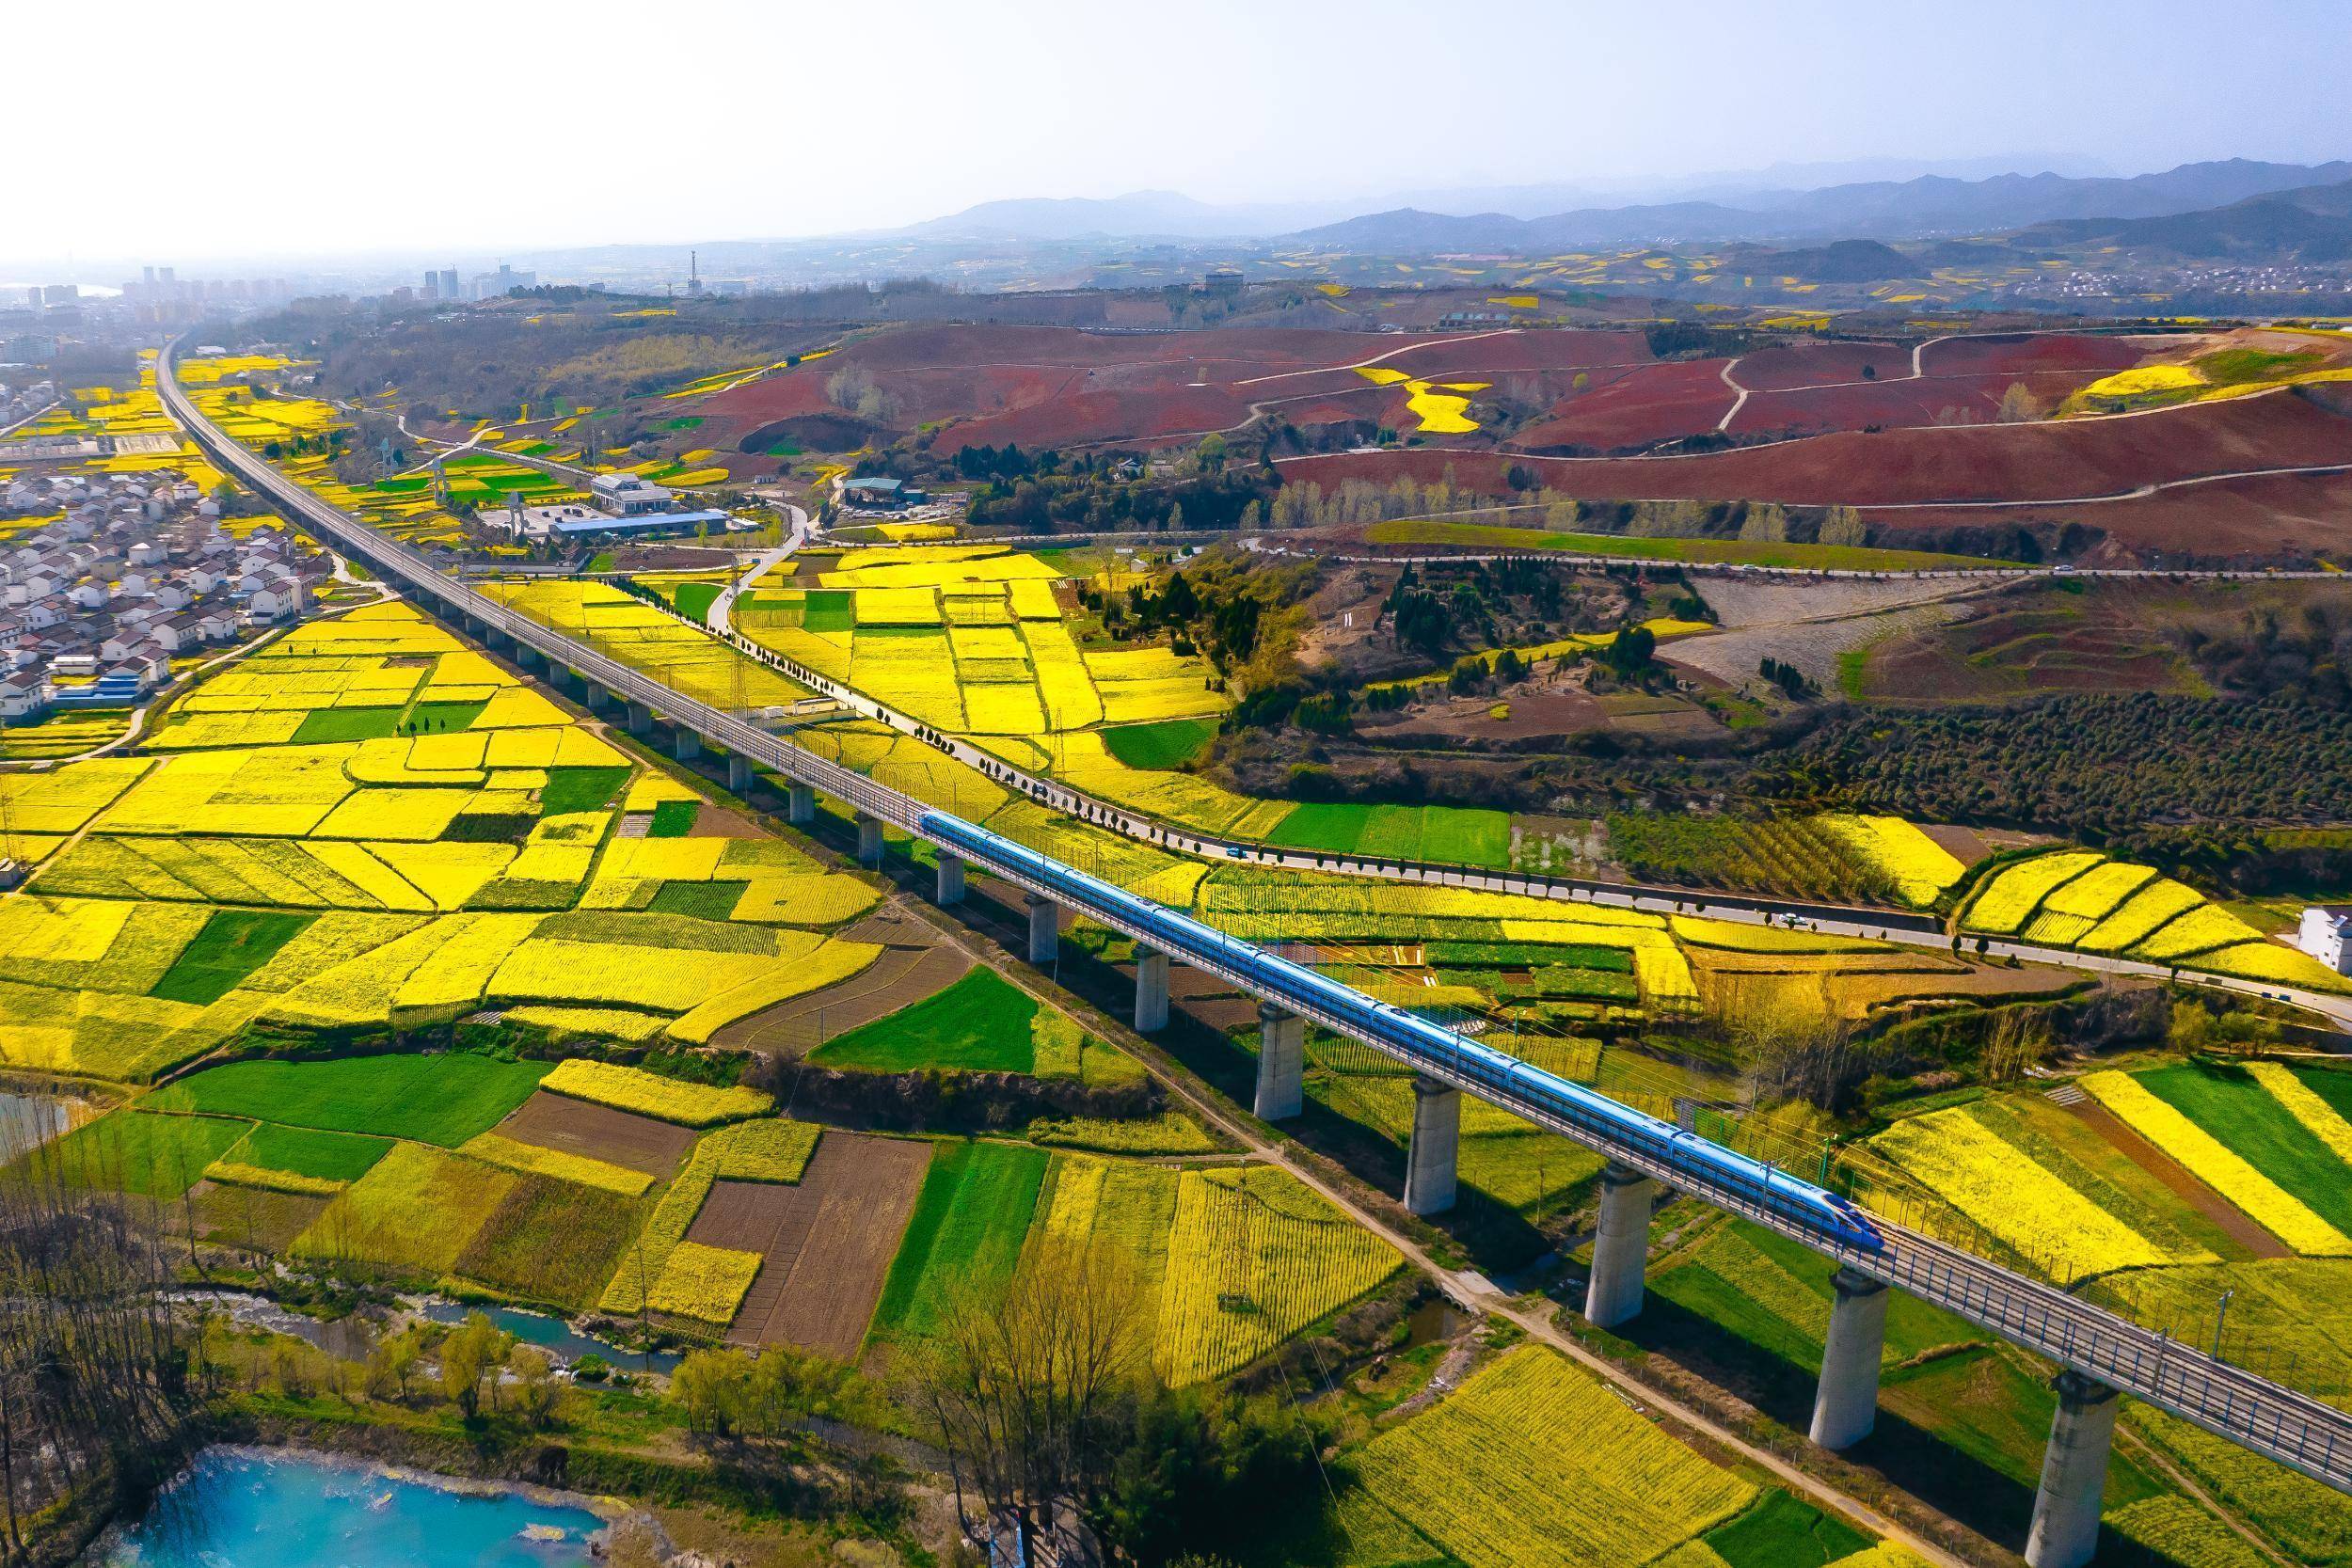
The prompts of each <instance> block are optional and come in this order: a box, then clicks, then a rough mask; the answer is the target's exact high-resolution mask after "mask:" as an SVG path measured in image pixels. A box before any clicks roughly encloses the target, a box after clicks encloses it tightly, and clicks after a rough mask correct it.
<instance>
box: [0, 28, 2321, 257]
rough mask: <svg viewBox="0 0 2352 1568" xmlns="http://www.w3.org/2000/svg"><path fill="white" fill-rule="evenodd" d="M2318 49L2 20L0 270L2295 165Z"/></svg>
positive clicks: (1724, 35)
mask: <svg viewBox="0 0 2352 1568" xmlns="http://www.w3.org/2000/svg"><path fill="white" fill-rule="evenodd" d="M2347 22H2352V5H2346V4H2344V3H2341V0H2228V3H2227V4H2226V5H2225V4H2217V3H2215V0H2132V3H2129V4H2124V3H2112V4H2111V3H2108V0H2027V3H2016V4H2012V3H2010V0H1969V3H1967V4H1961V5H1941V6H1907V5H1898V4H1889V3H1888V0H1856V3H1848V0H1793V3H1769V0H1755V3H1751V4H1744V5H1742V4H1728V3H1716V0H1671V3H1669V4H1664V5H1628V4H1625V3H1624V0H1610V3H1607V4H1603V5H1593V6H1587V5H1584V4H1581V3H1573V4H1571V3H1563V0H1549V3H1547V4H1539V5H1537V6H1534V7H1528V8H1488V7H1461V6H1449V5H1444V4H1438V3H1435V0H1409V3H1406V0H1348V3H1346V4H1341V5H1332V4H1304V3H1299V0H1160V3H1157V4H1153V5H1151V6H1148V7H1147V6H1143V5H1137V4H1134V3H1132V0H1128V3H1119V0H1096V3H1073V0H1035V3H1030V4H1023V5H1004V4H990V3H987V0H882V3H866V4H860V3H858V0H827V3H824V4H804V3H794V0H781V3H771V4H749V3H744V4H739V3H736V0H677V3H672V4H662V5H650V4H644V3H643V0H637V3H632V4H627V5H614V4H607V3H604V0H567V3H565V4H561V5H551V4H547V3H544V0H540V3H534V4H531V5H528V6H525V5H518V4H512V3H510V0H403V3H401V4H398V5H382V4H372V3H368V0H337V3H333V4H328V5H324V6H322V5H318V4H315V3H314V0H236V3H235V4H233V5H204V4H188V3H187V0H119V3H117V4H113V5H108V6H103V7H99V8H89V7H82V6H73V5H60V4H54V3H53V4H41V5H34V6H28V7H25V8H22V11H21V13H20V14H12V15H11V16H10V18H9V21H8V24H7V44H6V48H7V53H8V55H9V56H10V57H11V59H12V60H14V61H15V62H17V64H18V65H19V66H20V69H18V70H15V71H11V72H10V81H9V89H8V95H7V102H6V104H5V123H6V125H7V127H8V131H7V135H8V139H9V141H10V142H11V143H13V144H14V155H13V156H11V158H10V159H9V167H10V178H9V181H8V186H7V189H6V191H5V193H0V263H5V262H6V261H8V260H11V259H13V260H15V261H30V260H40V261H50V262H55V261H60V260H62V259H64V258H67V257H69V256H71V257H73V258H77V259H100V258H103V259H106V260H109V261H115V260H124V261H151V262H166V263H170V262H177V263H178V264H181V265H183V266H190V265H191V264H195V263H200V262H201V261H203V260H204V259H206V258H209V257H217V256H223V255H236V256H246V255H255V254H284V255H311V256H321V255H335V254H348V253H353V252H359V251H388V250H389V251H399V252H404V253H405V252H431V253H436V254H437V253H440V252H443V251H449V252H452V253H453V254H457V255H462V256H465V257H468V258H472V257H481V256H487V255H490V254H494V253H500V252H507V253H513V254H516V255H521V254H525V253H527V252H528V251H529V249H530V248H531V247H532V246H533V245H562V244H583V243H598V242H608V241H641V240H642V241H662V242H669V241H684V240H691V239H696V238H723V237H735V238H740V237H754V236H778V235H794V234H813V233H822V232H829V231H836V230H845V229H855V228H867V227H881V226H887V225H895V224H898V223H904V222H909V221H913V220H915V219H918V218H924V217H930V216H936V215H939V214H945V213H948V212H952V211H955V210H956V209H958V208H961V207H964V206H968V205H970V204H971V203H973V202H976V201H983V200H988V199H992V198H999V197H1013V196H1110V195H1116V194H1118V193H1120V192H1122V191H1129V190H1136V189H1143V188H1172V189H1177V190H1182V191H1184V192H1186V193H1188V194H1190V195H1193V196H1197V197H1200V198H1204V199H1209V200H1242V199H1266V198H1277V199H1291V198H1322V197H1332V196H1346V197H1353V196H1359V195H1360V196H1364V197H1367V198H1376V197H1378V196H1379V195H1381V194H1383V193H1387V192H1393V191H1398V190H1406V189H1413V188H1417V187H1418V188H1425V187H1431V186H1442V185H1476V184H1488V183H1502V182H1555V181H1558V182H1571V181H1579V180H1588V179H1601V180H1618V179H1623V178H1626V177H1629V176H1651V175H1675V174H1684V173H1691V172H1697V171H1707V170H1724V169H1750V168H1757V167H1762V166H1767V165H1771V164H1773V163H1776V162H1814V161H1826V160H1842V159H1851V158H1860V157H1879V156H1883V157H1901V158H1920V159H1947V158H1957V157H1967V156H1974V155H1981V154H1991V153H2003V154H2006V153H2010V152H2015V151H2018V150H2038V151H2044V152H2047V153H2050V154H2052V155H2055V156H2062V157H2065V158H2068V159H2071V160H2074V162H2076V163H2078V164H2083V165H2092V166H2106V167H2107V168H2111V169H2113V170H2115V171H2117V172H2122V173H2137V172H2140V171H2142V170H2146V169H2152V168H2162V167H2169V166H2171V165H2173V164H2176V163H2180V162H2184V161H2186V160H2190V159H2196V158H2212V157H2226V156H2233V155H2242V156H2248V157H2259V158H2274V159H2280V160H2291V161H2297V162H2311V161H2317V160H2322V159H2326V158H2330V157H2339V156H2344V155H2347V154H2352V100H2348V99H2347V97H2346V95H2345V93H2344V84H2345V82H2346V81H2347V80H2352V25H2347ZM27 68H29V69H27ZM196 270H198V271H201V267H200V265H199V266H197V267H196ZM0 276H5V274H4V273H0Z"/></svg>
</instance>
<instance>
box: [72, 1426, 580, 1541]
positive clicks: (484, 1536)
mask: <svg viewBox="0 0 2352 1568" xmlns="http://www.w3.org/2000/svg"><path fill="white" fill-rule="evenodd" d="M600 1528H603V1521H602V1520H600V1519H598V1518H597V1517H596V1515H595V1514H594V1513H589V1512H588V1511H587V1510H586V1509H584V1508H578V1507H574V1506H571V1505H569V1504H567V1503H562V1502H539V1501H534V1500H533V1499H532V1498H531V1497H524V1496H521V1495H519V1494H517V1493H514V1492H507V1491H485V1492H482V1493H479V1494H477V1493H475V1492H473V1491H470V1490H467V1491H460V1490H458V1489H456V1488H454V1487H453V1486H450V1485H446V1484H441V1483H437V1482H435V1481H427V1480H421V1479H417V1478H414V1477H412V1476H409V1475H406V1474H404V1473H400V1472H395V1471H392V1470H388V1469H386V1468H384V1467H383V1466H381V1465H368V1464H363V1463H358V1462H355V1461H345V1460H341V1459H336V1458H332V1457H330V1456H327V1455H323V1454H311V1453H304V1452H301V1451H299V1450H291V1449H242V1448H217V1449H206V1450H205V1451H204V1452H203V1453H202V1454H201V1455H199V1457H198V1459H197V1462H196V1463H195V1465H192V1466H190V1468H189V1470H188V1472H187V1474H186V1475H184V1476H183V1477H181V1478H180V1479H179V1480H178V1481H174V1482H172V1484H171V1485H170V1486H169V1487H167V1488H166V1489H165V1491H164V1492H163V1493H162V1495H161V1496H159V1497H157V1498H156V1499H155V1503H154V1506H153V1507H152V1508H151V1509H150V1510H149V1511H148V1514H147V1517H146V1518H144V1519H141V1520H140V1521H139V1522H138V1523H137V1524H135V1525H133V1526H130V1527H128V1528H117V1529H115V1530H112V1531H110V1532H109V1533H108V1535H107V1536H106V1537H105V1538H103V1539H102V1540H101V1541H100V1542H99V1544H97V1545H96V1546H94V1547H92V1548H91V1550H90V1553H89V1555H88V1556H87V1557H86V1558H85V1559H84V1560H83V1561H84V1563H85V1565H86V1568H132V1565H134V1564H136V1565H138V1568H583V1565H585V1564H586V1563H587V1562H588V1561H589V1560H590V1559H589V1551H588V1537H589V1536H590V1535H591V1534H593V1533H594V1532H595V1531H596V1530H598V1529H600Z"/></svg>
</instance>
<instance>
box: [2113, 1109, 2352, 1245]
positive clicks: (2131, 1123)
mask: <svg viewBox="0 0 2352 1568" xmlns="http://www.w3.org/2000/svg"><path fill="white" fill-rule="evenodd" d="M2082 1086H2083V1087H2084V1088H2085V1089H2086V1090H2088V1091H2090V1094H2091V1095H2092V1096H2093V1097H2095V1098H2096V1099H2097V1100H2098V1101H2099V1103H2101V1104H2102V1105H2105V1106H2106V1108H2107V1109H2108V1110H2110V1111H2112V1112H2114V1113H2115V1114H2116V1116H2117V1117H2121V1118H2122V1121H2123V1122H2124V1124H2125V1125H2126V1126H2128V1127H2130V1128H2131V1129H2132V1131H2133V1132H2137V1133H2138V1134H2139V1135H2140V1136H2141V1137H2143V1138H2146V1139H2147V1140H2148V1141H2149V1142H2150V1143H2152V1144H2153V1145H2155V1146H2156V1148H2159V1149H2162V1150H2163V1151H2164V1152H2165V1153H2166V1154H2169V1155H2170V1156H2171V1157H2172V1158H2173V1159H2175V1160H2177V1161H2179V1162H2180V1163H2181V1164H2184V1165H2185V1166H2187V1167H2188V1169H2189V1171H2190V1172H2191V1173H2192V1174H2194V1175H2195V1176H2196V1177H2197V1178H2198V1180H2201V1181H2203V1182H2204V1183H2205V1184H2206V1185H2207V1186H2209V1187H2211V1188H2212V1189H2213V1190H2214V1191H2216V1192H2217V1193H2219V1194H2220V1195H2221V1196H2223V1197H2226V1198H2228V1199H2229V1200H2230V1201H2231V1202H2232V1203H2233V1204H2235V1205H2237V1207H2238V1208H2240V1209H2242V1210H2244V1211H2245V1212H2246V1213H2247V1214H2248V1215H2249V1217H2250V1218H2251V1219H2253V1220H2254V1221H2255V1223H2257V1224H2259V1225H2260V1226H2262V1227H2263V1228H2264V1229H2265V1230H2268V1231H2269V1232H2270V1233H2271V1234H2272V1235H2274V1236H2276V1237H2278V1238H2279V1239H2280V1241H2282V1242H2284V1243H2286V1244H2287V1245H2289V1246H2291V1247H2293V1248H2294V1249H2295V1250H2296V1251H2297V1252H2299V1253H2302V1254H2303V1255H2304V1256H2306V1257H2312V1258H2345V1257H2352V1237H2347V1236H2345V1235H2344V1232H2343V1231H2341V1230H2338V1229H2337V1228H2336V1227H2334V1226H2332V1225H2329V1224H2328V1222H2327V1221H2326V1220H2324V1219H2321V1218H2320V1217H2319V1216H2318V1215H2317V1214H2315V1213H2313V1212H2312V1211H2311V1210H2310V1209H2309V1208H2308V1207H2307V1206H2306V1205H2305V1204H2304V1203H2303V1201H2302V1200H2301V1199H2300V1198H2297V1197H2296V1196H2294V1195H2293V1194H2291V1193H2289V1192H2287V1191H2286V1190H2285V1189H2284V1188H2282V1187H2280V1185H2279V1184H2278V1183H2277V1182H2275V1181H2273V1180H2270V1178H2268V1177H2266V1176H2265V1175H2264V1174H2263V1173H2262V1172H2260V1171H2258V1170H2256V1169H2255V1168H2254V1167H2253V1166H2252V1165H2251V1164H2248V1163H2247V1161H2246V1160H2245V1159H2244V1158H2243V1157H2242V1156H2240V1155H2239V1154H2238V1153H2236V1151H2234V1150H2233V1149H2231V1148H2227V1147H2226V1146H2224V1145H2223V1144H2222V1143H2221V1141H2220V1140H2219V1139H2217V1138H2216V1137H2215V1136H2214V1135H2213V1134H2212V1133H2210V1132H2206V1131H2205V1130H2204V1129H2203V1128H2201V1127H2200V1126H2198V1125H2197V1124H2196V1123H2195V1122H2193V1121H2191V1120H2189V1119H2188V1117H2185V1116H2183V1115H2182V1114H2181V1113H2180V1112H2179V1111H2177V1110H2175V1109H2174V1108H2173V1107H2172V1106H2171V1105H2169V1104H2168V1103H2166V1102H2165V1101H2162V1100H2160V1099H2158V1098H2157V1097H2156V1096H2155V1095H2153V1094H2152V1093H2150V1092H2149V1091H2148V1089H2147V1088H2146V1087H2145V1086H2144V1085H2141V1084H2140V1083H2139V1082H2138V1081H2137V1080H2136V1079H2134V1078H2132V1077H2131V1076H2130V1075H2128V1074H2126V1073H2122V1072H2117V1071H2113V1070H2108V1071H2103V1072H2093V1073H2088V1074H2085V1075H2084V1077H2083V1079H2082Z"/></svg>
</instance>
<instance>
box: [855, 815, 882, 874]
mask: <svg viewBox="0 0 2352 1568" xmlns="http://www.w3.org/2000/svg"><path fill="white" fill-rule="evenodd" d="M857 863H858V864H860V865H866V864H873V865H880V864H882V818H881V817H879V816H866V814H865V813H864V812H859V813H858V814H857Z"/></svg>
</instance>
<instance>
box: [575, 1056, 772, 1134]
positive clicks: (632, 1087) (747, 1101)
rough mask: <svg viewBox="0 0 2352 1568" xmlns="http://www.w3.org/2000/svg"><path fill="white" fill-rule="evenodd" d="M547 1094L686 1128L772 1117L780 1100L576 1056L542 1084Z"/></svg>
mask: <svg viewBox="0 0 2352 1568" xmlns="http://www.w3.org/2000/svg"><path fill="white" fill-rule="evenodd" d="M539 1087H540V1089H541V1090H543V1091H544V1092H546V1093H549V1094H558V1095H562V1096H564V1098H566V1099H569V1100H582V1101H587V1102H588V1103H590V1104H592V1105H603V1106H610V1107H611V1108H612V1109H614V1110H616V1111H626V1112H629V1113H632V1114H634V1115H636V1116H640V1117H651V1118H652V1119H654V1120H656V1121H668V1122H675V1123H676V1124H677V1125H679V1126H681V1127H716V1126H718V1125H719V1124H720V1123H722V1122H727V1121H741V1120H743V1119H745V1118H746V1117H756V1116H761V1115H764V1114H766V1113H767V1112H768V1111H769V1110H770V1109H771V1108H772V1107H773V1106H774V1104H775V1100H774V1098H773V1097H772V1096H771V1095H770V1094H769V1093H768V1092H767V1091H766V1090H764V1089H753V1088H745V1087H742V1086H740V1085H737V1086H734V1087H727V1088H720V1087H714V1086H712V1085H707V1084H693V1083H688V1082H686V1081H684V1080H682V1079H677V1078H667V1077H664V1076H662V1075H661V1074H660V1073H654V1072H645V1071H642V1070H640V1069H637V1068H632V1067H622V1066H619V1065H618V1064H616V1063H612V1062H598V1061H592V1060H590V1059H588V1058H586V1057H579V1056H576V1057H573V1058H572V1059H571V1060H569V1061H565V1062H560V1063H558V1064H557V1065H556V1067H555V1069H554V1070H553V1071H551V1072H549V1073H548V1075H547V1076H546V1077H545V1078H543V1079H541V1080H540V1081H539Z"/></svg>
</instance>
